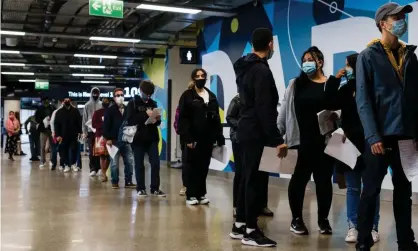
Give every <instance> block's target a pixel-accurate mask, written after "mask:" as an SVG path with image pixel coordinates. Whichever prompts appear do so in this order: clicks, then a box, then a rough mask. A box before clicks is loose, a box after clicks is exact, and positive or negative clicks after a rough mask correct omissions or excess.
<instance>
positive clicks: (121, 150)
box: [103, 88, 136, 189]
mask: <svg viewBox="0 0 418 251" xmlns="http://www.w3.org/2000/svg"><path fill="white" fill-rule="evenodd" d="M113 99H114V101H115V105H112V106H110V107H109V109H107V112H106V115H105V117H104V124H103V137H104V138H105V139H106V144H107V145H108V146H110V147H111V146H112V145H115V146H116V147H117V148H118V152H117V153H116V155H115V157H114V158H112V159H111V162H110V171H111V181H112V188H113V189H118V188H119V158H120V156H122V160H123V164H124V165H125V187H126V188H133V189H134V188H136V185H135V184H134V183H133V182H132V175H133V164H134V163H133V162H134V157H133V153H132V149H131V146H130V145H129V144H128V143H126V142H118V134H119V129H120V127H121V125H122V121H123V120H124V119H125V110H126V107H125V105H124V103H123V102H124V101H125V99H124V94H123V89H121V88H116V89H115V90H114V91H113Z"/></svg>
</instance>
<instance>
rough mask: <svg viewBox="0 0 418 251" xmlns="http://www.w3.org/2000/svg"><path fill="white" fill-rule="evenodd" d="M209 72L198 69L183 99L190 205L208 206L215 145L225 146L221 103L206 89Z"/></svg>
mask: <svg viewBox="0 0 418 251" xmlns="http://www.w3.org/2000/svg"><path fill="white" fill-rule="evenodd" d="M207 77H208V75H207V73H206V71H205V70H203V69H196V70H194V71H193V72H192V74H191V79H192V82H191V84H190V85H189V89H188V90H186V91H185V92H184V93H183V94H182V95H181V97H180V101H179V120H178V131H179V134H180V136H181V137H182V139H184V142H185V144H186V149H185V150H186V161H187V169H188V170H187V190H186V197H187V199H186V203H187V204H188V205H198V204H208V203H209V199H207V198H206V197H205V195H206V177H207V175H208V172H209V165H210V161H211V158H212V150H213V146H214V144H215V143H216V144H217V145H219V146H223V145H225V138H224V136H223V128H222V125H221V118H220V116H219V104H218V100H217V99H216V96H215V94H214V93H212V92H211V91H210V90H209V89H207V88H205V84H206V81H207Z"/></svg>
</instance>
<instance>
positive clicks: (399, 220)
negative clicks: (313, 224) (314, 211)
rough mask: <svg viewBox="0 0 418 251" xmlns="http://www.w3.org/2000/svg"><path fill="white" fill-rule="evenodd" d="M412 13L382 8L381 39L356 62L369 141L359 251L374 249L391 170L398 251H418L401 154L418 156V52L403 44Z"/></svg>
mask: <svg viewBox="0 0 418 251" xmlns="http://www.w3.org/2000/svg"><path fill="white" fill-rule="evenodd" d="M410 12H412V6H410V5H405V6H400V5H399V4H397V3H387V4H385V5H383V6H382V7H380V8H379V9H378V10H377V12H376V16H375V21H376V25H377V27H378V29H379V30H380V32H381V33H382V37H381V38H380V39H376V40H373V41H372V42H371V43H369V45H368V47H367V48H366V49H365V50H363V51H362V52H361V53H360V55H359V56H358V59H357V66H356V69H357V74H356V80H357V86H356V102H357V109H358V113H359V116H360V119H361V122H362V124H363V128H364V133H365V137H366V141H367V145H366V147H365V152H364V155H363V157H364V161H365V165H366V168H365V170H364V171H363V174H362V176H363V177H362V179H363V192H362V194H361V200H360V205H359V210H358V220H357V221H358V225H357V230H358V238H357V246H356V248H357V251H370V248H371V247H372V246H373V238H372V235H371V232H372V229H373V219H374V214H375V212H376V199H377V197H378V196H379V194H380V190H381V186H382V182H383V179H384V177H385V176H386V174H387V170H388V167H389V166H390V167H391V169H392V182H393V186H394V190H393V211H394V215H395V221H396V233H397V238H398V250H399V251H418V245H417V243H416V242H415V237H414V232H413V230H412V228H411V225H412V210H411V205H412V201H411V196H412V185H411V182H409V180H408V178H407V177H406V175H405V172H404V171H403V168H404V167H403V166H402V161H401V158H400V156H401V155H402V154H403V151H406V152H410V153H412V154H418V106H417V105H416V104H417V103H416V102H417V100H418V85H417V83H418V73H417V69H418V59H417V56H416V54H415V53H414V52H415V50H416V48H417V47H416V46H414V45H406V44H405V43H403V42H402V41H400V40H399V38H400V37H402V36H403V35H404V34H405V32H406V31H407V23H406V20H405V14H407V13H410ZM402 144H404V145H405V147H401V146H402Z"/></svg>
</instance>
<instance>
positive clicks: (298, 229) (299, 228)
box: [290, 218, 309, 235]
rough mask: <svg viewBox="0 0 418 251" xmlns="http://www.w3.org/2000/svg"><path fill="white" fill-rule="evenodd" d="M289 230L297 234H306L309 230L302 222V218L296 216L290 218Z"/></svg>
mask: <svg viewBox="0 0 418 251" xmlns="http://www.w3.org/2000/svg"><path fill="white" fill-rule="evenodd" d="M290 232H292V233H295V234H298V235H308V234H309V230H308V228H307V227H306V226H305V222H303V219H302V218H296V219H293V220H292V223H291V224H290Z"/></svg>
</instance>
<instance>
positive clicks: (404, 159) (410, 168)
mask: <svg viewBox="0 0 418 251" xmlns="http://www.w3.org/2000/svg"><path fill="white" fill-rule="evenodd" d="M398 144H399V154H400V155H401V164H402V168H403V171H404V173H405V175H406V177H407V178H408V180H409V181H410V182H411V181H413V180H414V179H415V178H416V177H418V151H417V150H416V149H415V146H414V141H413V140H400V141H399V142H398Z"/></svg>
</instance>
